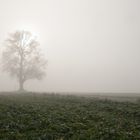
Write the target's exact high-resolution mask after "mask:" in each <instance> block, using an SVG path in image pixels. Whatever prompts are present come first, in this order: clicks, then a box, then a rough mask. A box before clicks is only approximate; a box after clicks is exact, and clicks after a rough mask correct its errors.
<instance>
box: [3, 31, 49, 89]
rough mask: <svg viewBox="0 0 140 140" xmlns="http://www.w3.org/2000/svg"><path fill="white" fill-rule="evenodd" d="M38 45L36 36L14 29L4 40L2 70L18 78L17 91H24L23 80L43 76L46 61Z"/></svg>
mask: <svg viewBox="0 0 140 140" xmlns="http://www.w3.org/2000/svg"><path fill="white" fill-rule="evenodd" d="M38 46H39V43H38V42H37V40H36V38H35V37H34V36H33V35H32V34H31V33H30V32H28V31H16V32H15V33H12V34H10V35H9V38H8V39H7V40H6V46H5V49H4V51H3V53H2V62H3V70H4V71H6V72H8V73H9V74H10V75H11V76H13V77H15V78H16V79H17V80H18V83H19V91H24V82H25V81H27V80H30V79H38V80H40V79H42V78H43V77H44V76H45V70H46V64H47V63H46V62H47V61H46V60H45V58H44V57H43V55H42V54H41V52H40V50H39V48H38Z"/></svg>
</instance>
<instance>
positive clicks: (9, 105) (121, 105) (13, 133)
mask: <svg viewBox="0 0 140 140" xmlns="http://www.w3.org/2000/svg"><path fill="white" fill-rule="evenodd" d="M0 140H140V102H138V101H137V102H128V101H124V102H118V101H115V100H113V101H112V100H107V99H97V98H94V97H91V96H89V97H88V96H87V97H85V96H73V95H56V94H33V93H26V94H13V93H12V94H10V93H9V94H8V93H5V94H0Z"/></svg>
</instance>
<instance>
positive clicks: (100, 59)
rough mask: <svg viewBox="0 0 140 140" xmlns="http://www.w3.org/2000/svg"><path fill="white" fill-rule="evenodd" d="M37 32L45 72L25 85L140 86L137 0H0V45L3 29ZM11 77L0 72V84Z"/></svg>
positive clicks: (4, 86)
mask: <svg viewBox="0 0 140 140" xmlns="http://www.w3.org/2000/svg"><path fill="white" fill-rule="evenodd" d="M19 29H24V30H29V31H31V32H32V33H33V34H36V35H37V36H38V40H39V42H40V44H41V46H40V47H41V49H42V51H43V52H44V54H45V55H46V58H47V60H48V67H47V76H46V78H44V80H42V81H36V80H35V81H28V82H26V84H25V87H26V89H29V90H35V91H40V90H41V91H50V92H51V91H55V92H61V91H69V92H73V91H75V92H140V1H139V0H0V51H1V50H2V48H3V47H4V45H3V42H4V40H5V39H6V38H7V37H8V33H10V32H14V31H15V30H19ZM17 88H18V83H16V80H13V79H11V78H9V76H8V75H7V73H5V74H4V73H2V72H0V90H2V91H4V90H15V89H17Z"/></svg>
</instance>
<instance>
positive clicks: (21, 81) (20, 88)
mask: <svg viewBox="0 0 140 140" xmlns="http://www.w3.org/2000/svg"><path fill="white" fill-rule="evenodd" d="M23 85H24V80H23V52H21V60H20V69H19V92H23V91H25V90H24V86H23Z"/></svg>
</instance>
